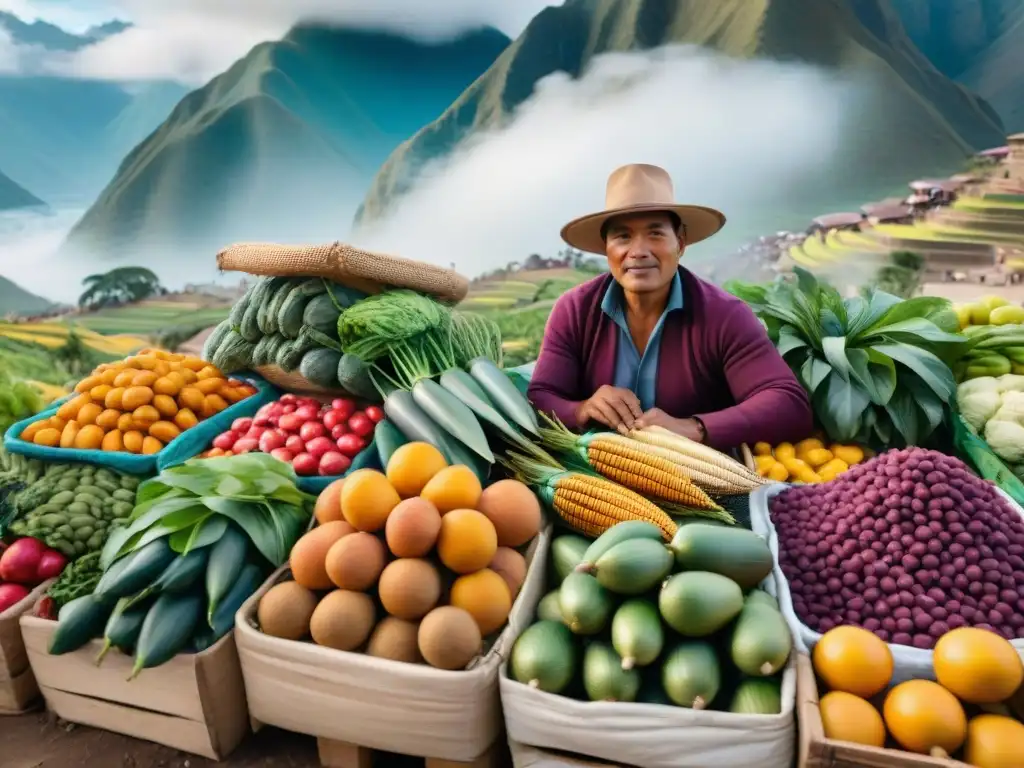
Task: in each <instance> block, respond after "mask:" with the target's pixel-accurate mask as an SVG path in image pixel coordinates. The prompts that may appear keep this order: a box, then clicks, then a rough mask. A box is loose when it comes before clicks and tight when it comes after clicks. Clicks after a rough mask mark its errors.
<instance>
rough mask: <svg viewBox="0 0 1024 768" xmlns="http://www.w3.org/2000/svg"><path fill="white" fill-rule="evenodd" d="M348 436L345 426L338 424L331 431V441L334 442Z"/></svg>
mask: <svg viewBox="0 0 1024 768" xmlns="http://www.w3.org/2000/svg"><path fill="white" fill-rule="evenodd" d="M347 434H348V426H347V425H346V424H338V425H337V426H336V427H333V428H332V429H331V439H332V440H334V441H335V442H337V441H338V439H339V438H341V437H342V436H344V435H347Z"/></svg>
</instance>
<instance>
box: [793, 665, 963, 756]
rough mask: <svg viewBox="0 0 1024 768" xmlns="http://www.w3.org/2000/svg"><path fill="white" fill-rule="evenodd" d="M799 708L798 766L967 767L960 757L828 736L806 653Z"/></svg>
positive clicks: (801, 668)
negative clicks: (925, 753) (855, 742)
mask: <svg viewBox="0 0 1024 768" xmlns="http://www.w3.org/2000/svg"><path fill="white" fill-rule="evenodd" d="M796 712H797V724H798V728H799V734H800V736H799V738H800V743H799V756H798V762H797V766H798V768H967V766H966V765H965V764H964V763H961V762H960V761H959V760H953V759H948V760H940V759H938V758H934V757H929V756H927V755H918V754H914V753H912V752H904V751H902V750H899V749H879V748H878V747H866V746H862V745H860V744H853V743H851V742H847V741H835V740H833V739H828V738H825V729H824V727H823V726H822V723H821V710H819V709H818V681H817V678H816V677H815V675H814V667H813V666H812V665H811V659H810V657H808V656H807V655H806V654H799V655H798V656H797V667H796Z"/></svg>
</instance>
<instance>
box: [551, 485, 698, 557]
mask: <svg viewBox="0 0 1024 768" xmlns="http://www.w3.org/2000/svg"><path fill="white" fill-rule="evenodd" d="M552 485H553V486H554V489H553V490H554V494H553V498H552V506H553V507H554V509H555V511H556V512H557V513H558V514H559V515H560V516H561V517H562V519H563V520H565V521H566V522H567V523H569V525H571V526H572V527H573V528H576V529H577V530H579V531H581V532H582V533H585V534H587V535H588V536H600V535H601V534H602V533H604V532H605V531H606V530H608V529H609V528H611V527H612V526H613V525H615V524H616V523H621V522H623V521H624V520H646V521H647V522H649V523H654V525H656V526H658V528H660V529H661V534H662V536H663V537H664V538H665V540H666V541H671V540H672V537H673V536H675V535H676V530H678V528H677V526H676V524H675V521H673V520H672V518H671V517H669V516H668V515H667V514H665V513H664V512H662V511H661V510H660V509H658V507H657V505H656V504H654V503H653V502H650V501H648V500H647V499H645V498H644V497H643V496H641V495H639V494H638V493H635V492H633V491H631V490H629V489H628V488H623V487H622V486H621V485H617V484H616V483H613V482H612V481H611V480H606V479H604V478H601V477H590V476H589V475H583V474H580V473H578V472H568V473H566V474H563V475H559V476H558V477H557V478H556V479H555V480H554V481H553V483H552Z"/></svg>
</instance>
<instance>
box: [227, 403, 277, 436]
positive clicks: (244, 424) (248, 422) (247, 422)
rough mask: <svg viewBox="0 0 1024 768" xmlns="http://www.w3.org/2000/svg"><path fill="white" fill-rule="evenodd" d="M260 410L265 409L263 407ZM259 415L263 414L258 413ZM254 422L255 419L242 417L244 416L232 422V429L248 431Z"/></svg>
mask: <svg viewBox="0 0 1024 768" xmlns="http://www.w3.org/2000/svg"><path fill="white" fill-rule="evenodd" d="M260 410H263V409H262V408H261V409H260ZM257 415H261V414H259V413H257ZM269 415H270V414H269V413H268V414H267V416H269ZM252 424H253V420H252V419H247V418H244V417H242V418H238V419H235V420H234V421H233V422H231V429H232V431H234V432H248V431H249V427H251V426H252Z"/></svg>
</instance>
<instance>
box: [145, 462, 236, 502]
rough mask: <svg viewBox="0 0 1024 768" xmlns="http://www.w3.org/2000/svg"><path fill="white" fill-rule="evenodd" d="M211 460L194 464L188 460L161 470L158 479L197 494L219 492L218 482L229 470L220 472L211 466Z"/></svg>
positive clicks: (165, 483) (203, 494) (173, 486)
mask: <svg viewBox="0 0 1024 768" xmlns="http://www.w3.org/2000/svg"><path fill="white" fill-rule="evenodd" d="M209 465H210V462H205V463H201V464H200V463H197V464H193V463H191V462H186V463H185V464H182V465H180V466H177V467H171V468H170V469H166V470H164V471H163V472H161V473H160V474H159V475H158V476H157V478H156V479H157V480H158V481H159V482H161V483H163V484H164V485H169V486H171V487H172V488H178V489H180V490H183V491H188V492H189V493H191V494H194V495H196V496H205V495H206V494H208V493H216V492H217V484H218V483H219V482H220V480H221V478H222V477H225V476H228V474H227V472H218V471H214V470H212V469H211V468H210V466H209Z"/></svg>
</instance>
